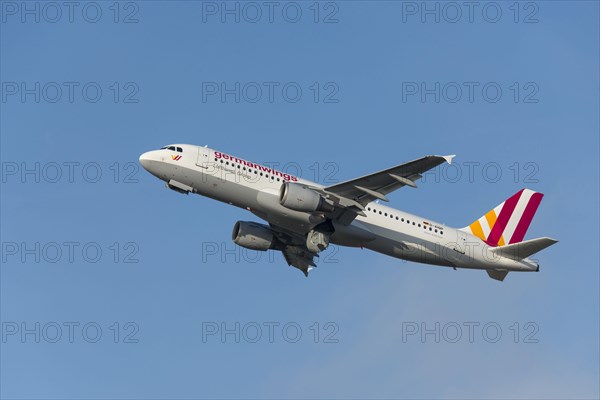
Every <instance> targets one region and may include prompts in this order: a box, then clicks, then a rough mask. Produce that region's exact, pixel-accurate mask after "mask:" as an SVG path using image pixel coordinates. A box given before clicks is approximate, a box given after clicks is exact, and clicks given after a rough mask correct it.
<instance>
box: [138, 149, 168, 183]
mask: <svg viewBox="0 0 600 400" xmlns="http://www.w3.org/2000/svg"><path fill="white" fill-rule="evenodd" d="M163 161H164V157H163V156H162V155H161V152H160V151H159V150H152V151H148V152H146V153H144V154H142V155H141V156H140V164H141V165H142V167H144V169H145V170H146V171H148V172H150V173H151V174H152V175H154V176H156V177H158V178H160V175H161V171H162V167H161V165H163V164H164V163H163Z"/></svg>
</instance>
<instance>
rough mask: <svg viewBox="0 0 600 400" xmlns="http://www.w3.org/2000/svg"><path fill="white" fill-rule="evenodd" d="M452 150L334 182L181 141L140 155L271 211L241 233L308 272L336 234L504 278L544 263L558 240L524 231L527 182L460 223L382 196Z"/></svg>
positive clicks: (237, 227)
mask: <svg viewBox="0 0 600 400" xmlns="http://www.w3.org/2000/svg"><path fill="white" fill-rule="evenodd" d="M453 158H454V155H449V156H426V157H422V158H419V159H417V160H414V161H410V162H407V163H404V164H400V165H398V166H395V167H392V168H388V169H386V170H383V171H379V172H375V173H373V174H370V175H365V176H362V177H360V178H356V179H352V180H349V181H345V182H342V183H336V184H334V185H330V186H324V185H321V184H318V183H315V182H311V181H309V180H305V179H302V178H300V177H296V176H293V175H290V174H287V173H284V172H281V171H277V170H275V169H273V168H269V167H265V166H263V165H260V164H257V163H254V162H251V161H247V160H245V159H242V158H238V157H236V156H233V155H230V154H228V153H224V152H221V151H217V150H213V149H210V148H208V147H207V146H204V147H202V146H195V145H189V144H172V145H168V146H164V147H162V148H160V149H158V150H152V151H148V152H145V153H143V154H142V155H141V156H140V158H139V161H140V164H141V165H142V167H143V168H144V169H146V170H147V171H148V172H149V173H151V174H152V175H154V176H155V177H157V178H159V179H161V180H163V181H165V186H166V187H167V188H169V189H172V190H174V191H176V192H178V193H182V194H189V193H193V194H199V195H202V196H206V197H209V198H212V199H215V200H218V201H221V202H224V203H227V204H231V205H234V206H236V207H240V208H243V209H245V210H248V211H250V212H251V213H253V214H254V215H256V216H257V217H259V218H260V219H262V220H264V221H266V222H267V223H268V225H267V224H262V223H258V222H253V221H237V222H236V223H235V224H234V227H233V232H232V239H233V241H234V243H236V244H237V245H239V246H242V247H245V248H248V249H252V250H259V251H267V250H275V251H280V252H282V254H283V257H284V258H285V260H286V262H287V263H288V265H289V266H293V267H295V268H298V269H299V270H300V271H302V272H303V273H304V275H305V276H307V277H308V272H309V271H310V270H311V269H312V268H314V267H316V264H315V258H318V256H319V253H321V252H322V251H323V250H325V249H326V248H327V247H328V246H329V245H330V244H332V243H333V244H336V245H339V246H347V247H360V248H367V249H369V250H372V251H376V252H379V253H382V254H386V255H388V256H392V257H396V258H400V259H404V260H408V261H414V262H418V263H424V264H431V265H437V266H445V267H452V268H454V269H455V270H456V269H457V268H466V269H481V270H485V271H486V272H487V273H488V275H489V276H490V278H492V279H495V280H498V281H503V280H504V278H505V277H506V275H507V274H508V272H510V271H519V272H532V271H535V272H537V271H539V269H540V267H539V264H538V263H537V262H536V261H535V260H532V259H530V258H529V257H530V256H531V255H533V254H535V253H537V252H539V251H541V250H543V249H545V248H546V247H549V246H551V245H553V244H554V243H557V240H554V239H551V238H548V237H542V238H537V239H530V240H523V239H524V236H525V233H526V232H527V229H528V228H529V225H530V223H531V220H532V219H533V216H534V214H535V212H536V210H537V208H538V206H539V204H540V201H541V200H542V197H543V194H542V193H539V192H535V191H533V190H530V189H522V190H520V191H519V192H517V193H516V194H514V195H513V196H511V197H509V198H508V199H507V200H505V201H504V202H502V203H501V204H499V205H498V206H496V207H495V208H493V209H492V210H490V211H488V212H487V213H485V214H484V215H483V216H482V217H481V218H479V219H477V220H475V221H474V222H473V223H471V224H470V225H467V226H466V227H463V228H458V229H455V228H451V227H448V226H445V225H444V224H441V223H439V222H435V221H432V220H430V219H427V218H423V217H419V216H416V215H413V214H409V213H407V212H404V211H400V210H397V209H394V208H391V207H388V206H385V205H383V204H380V201H383V202H387V201H389V200H388V198H387V197H386V196H387V195H388V194H389V193H391V192H393V191H395V190H398V189H400V188H403V187H405V186H408V187H411V188H416V187H417V185H416V183H415V181H417V180H418V179H420V178H422V174H423V173H425V172H426V171H428V170H430V169H432V168H435V167H437V166H438V165H441V164H442V163H444V162H447V163H449V164H450V163H452V159H453Z"/></svg>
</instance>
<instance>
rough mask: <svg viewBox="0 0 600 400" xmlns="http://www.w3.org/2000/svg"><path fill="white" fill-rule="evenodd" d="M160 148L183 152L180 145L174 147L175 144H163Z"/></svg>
mask: <svg viewBox="0 0 600 400" xmlns="http://www.w3.org/2000/svg"><path fill="white" fill-rule="evenodd" d="M160 149H161V150H171V151H176V152H178V153H183V149H182V148H181V147H175V146H164V147H161V148H160Z"/></svg>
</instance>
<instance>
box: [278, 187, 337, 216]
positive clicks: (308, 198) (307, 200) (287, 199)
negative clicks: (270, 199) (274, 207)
mask: <svg viewBox="0 0 600 400" xmlns="http://www.w3.org/2000/svg"><path fill="white" fill-rule="evenodd" d="M279 204H281V205H282V206H284V207H285V208H289V209H290V210H294V211H303V212H313V211H324V212H332V211H333V210H334V207H333V204H331V203H330V202H328V201H327V200H325V199H324V198H323V196H321V195H320V194H319V193H317V192H315V191H314V190H312V189H309V188H307V187H306V186H304V185H302V184H299V183H290V182H284V183H283V185H281V189H280V190H279Z"/></svg>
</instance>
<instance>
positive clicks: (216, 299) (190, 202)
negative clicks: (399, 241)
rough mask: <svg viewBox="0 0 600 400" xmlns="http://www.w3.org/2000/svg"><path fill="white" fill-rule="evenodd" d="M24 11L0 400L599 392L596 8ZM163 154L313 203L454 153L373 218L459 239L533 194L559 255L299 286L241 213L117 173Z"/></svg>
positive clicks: (539, 232)
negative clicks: (241, 171)
mask: <svg viewBox="0 0 600 400" xmlns="http://www.w3.org/2000/svg"><path fill="white" fill-rule="evenodd" d="M23 4H25V3H21V2H16V3H15V2H5V1H3V2H2V4H1V6H2V8H1V9H0V13H1V14H0V17H1V18H2V20H1V25H0V27H1V28H0V36H1V37H0V46H1V51H0V75H1V76H0V78H1V79H0V80H1V81H2V88H1V95H2V98H1V100H0V106H1V111H0V131H1V132H0V133H1V141H0V144H1V146H0V147H1V149H0V155H1V160H2V186H1V194H0V196H1V220H2V224H1V230H0V233H1V236H2V237H1V242H2V266H1V270H0V272H1V275H0V278H1V279H0V289H1V293H0V300H1V304H0V311H1V318H0V319H1V321H2V340H1V342H0V346H1V347H0V349H1V354H0V367H1V370H0V380H1V385H0V395H1V397H3V398H132V399H133V398H172V397H177V398H246V397H258V398H324V397H327V398H330V397H335V398H531V397H536V398H565V397H571V398H598V396H599V395H600V391H599V381H598V375H599V365H598V363H599V348H598V335H599V332H598V315H599V297H598V288H599V275H598V266H599V254H598V241H599V238H598V220H599V215H598V203H599V198H598V194H599V193H598V167H599V166H598V149H599V143H598V131H599V128H600V127H599V114H598V110H599V106H600V104H599V80H598V71H599V68H600V66H599V52H598V49H599V30H598V20H599V18H598V17H599V8H598V3H597V2H592V1H588V2H584V1H580V2H577V1H576V2H566V1H565V2H562V1H540V2H529V3H519V4H518V5H517V7H515V6H514V4H513V3H512V2H510V3H508V2H507V3H500V2H499V3H492V4H491V5H490V3H487V2H483V3H479V2H477V3H476V5H475V6H474V7H475V8H474V9H473V10H472V15H471V16H469V10H468V9H466V8H461V9H460V15H459V14H456V11H457V9H456V8H452V7H453V6H448V5H447V3H436V2H429V3H427V6H426V7H430V8H429V9H431V10H434V14H428V13H427V12H426V11H427V10H425V9H424V8H423V7H425V6H424V5H423V3H421V2H403V3H402V2H397V3H394V2H363V1H352V2H329V3H327V2H322V3H318V4H317V5H316V6H315V4H314V2H291V3H290V2H276V3H275V4H274V6H273V7H274V8H273V10H272V11H273V14H272V22H271V21H270V20H269V18H270V17H269V9H268V8H265V7H266V6H264V5H261V4H262V2H259V3H251V5H247V3H235V2H229V3H227V6H223V5H222V3H221V2H194V1H178V2H168V3H167V2H165V1H140V2H129V3H125V2H123V3H119V4H118V5H117V7H115V5H114V4H113V2H96V3H84V2H81V3H77V5H76V6H75V8H74V10H73V14H72V21H70V20H69V19H70V17H69V10H68V9H67V8H64V7H65V6H60V7H61V9H60V11H58V10H57V9H56V8H52V6H45V5H44V3H36V2H28V3H26V4H27V6H25V5H23ZM36 4H37V5H36ZM452 4H453V5H456V4H459V3H452ZM59 5H60V4H59ZM24 7H29V8H28V10H33V11H32V13H29V14H28V13H27V10H25V9H24ZM36 7H37V8H36ZM223 7H228V10H235V7H239V22H237V21H236V15H235V14H228V13H227V12H226V10H225V9H224V8H223ZM253 7H254V8H253ZM257 7H258V9H260V12H261V14H260V16H258V14H256V11H257ZM435 7H438V8H437V10H438V11H435V10H436V8H435ZM463 7H464V6H463ZM84 10H85V11H84ZM283 10H285V12H284V11H283ZM298 10H300V12H301V15H300V16H299V17H298V18H297V19H298V21H297V22H292V21H293V20H295V19H296V16H297V15H298V14H295V13H296V12H297V11H298ZM484 10H485V11H484ZM57 11H58V12H60V14H57ZM98 11H100V14H97V12H98ZM117 11H118V12H117ZM317 11H318V13H317ZM498 11H499V12H500V14H498V13H497V12H498ZM435 12H438V15H437V18H438V20H439V21H436V14H435ZM36 13H37V16H36ZM36 17H37V18H38V19H39V21H36ZM422 18H424V21H423V20H422ZM470 18H471V19H470ZM95 19H97V21H96V22H92V21H93V20H95ZM253 20H254V21H255V22H252V21H253ZM315 20H316V21H317V22H315ZM53 21H54V22H53ZM115 21H116V22H115ZM136 21H137V22H136ZM453 21H454V22H453ZM494 21H496V22H494ZM125 22H127V23H125ZM236 83H237V84H239V90H237V93H236ZM222 85H224V86H222ZM436 85H439V86H436ZM215 87H216V88H218V93H214V92H210V91H209V90H210V89H214V88H215ZM257 87H259V88H261V93H260V95H259V94H258V92H257V91H256V88H257ZM269 87H271V88H273V92H272V96H273V97H272V98H269V90H268V88H269ZM57 88H58V89H57ZM222 88H224V89H226V90H229V92H226V94H224V95H223V97H222V96H221V95H222V94H223V93H222V92H221V90H222ZM284 88H285V90H284ZM298 88H299V90H300V91H301V96H299V97H298V96H296V94H295V93H297V92H295V91H297V90H298ZM457 88H459V89H460V93H459V92H458V91H457V90H458V89H457ZM469 88H472V89H473V91H472V92H471V93H469ZM484 88H485V90H484ZM71 89H72V92H71V93H70V90H71ZM98 89H99V90H100V91H101V94H100V92H97V91H98ZM415 89H416V90H417V92H416V93H415ZM423 89H424V90H425V91H426V93H425V94H424V95H423V96H422V94H423V93H422V90H423ZM58 90H60V92H59V91H58ZM498 90H500V91H501V92H498ZM227 93H229V94H227ZM69 94H72V97H71V98H70V97H69ZM469 94H471V95H472V97H470V96H469ZM236 96H238V97H239V101H236ZM436 96H437V97H438V99H436ZM36 97H37V98H36ZM436 100H437V101H436ZM168 143H192V144H200V145H205V144H207V145H209V146H210V147H212V148H216V149H220V150H222V151H224V152H227V153H230V154H236V155H238V156H240V157H243V158H245V159H249V160H253V161H256V162H263V163H274V164H273V165H278V167H279V168H290V169H289V171H290V172H294V171H297V170H298V168H299V169H300V170H301V172H302V176H304V177H306V178H309V179H313V178H314V177H315V175H317V178H318V180H319V181H321V182H325V183H328V182H332V181H335V180H338V181H341V180H346V179H350V178H353V177H356V176H360V175H363V174H366V173H369V172H373V171H376V170H379V169H383V168H386V167H389V166H392V165H395V164H399V163H402V162H405V161H408V160H412V159H414V158H418V157H421V156H423V155H426V154H457V158H456V159H455V161H456V165H457V167H451V168H449V167H442V168H441V169H440V170H437V171H434V172H432V173H430V174H428V175H426V176H425V179H424V181H422V182H421V184H420V185H419V188H418V189H417V190H411V189H403V190H400V191H399V192H397V193H394V194H393V195H391V196H390V197H391V204H392V206H395V207H398V208H400V209H403V210H405V211H408V212H411V213H415V214H417V215H424V216H427V217H428V218H431V219H434V220H437V221H441V222H443V223H446V224H448V225H450V226H459V227H460V226H465V225H467V224H469V223H470V222H472V221H473V220H474V219H476V218H478V217H479V216H481V215H483V213H485V212H486V211H488V210H489V209H491V208H492V207H494V206H495V205H497V204H499V203H500V202H501V201H503V200H505V199H506V198H508V197H509V196H510V195H512V194H513V193H515V192H517V191H518V190H520V189H521V188H523V187H529V188H531V189H533V190H536V191H540V192H543V193H544V194H545V195H546V196H545V197H544V200H543V202H542V204H541V206H540V209H539V210H538V213H537V215H536V218H535V219H534V221H533V223H532V226H531V227H530V229H529V231H528V233H527V236H526V237H527V238H534V237H539V236H550V237H554V238H557V239H559V240H560V243H558V244H557V245H555V246H553V247H551V248H549V249H547V250H545V251H544V252H542V253H540V254H538V255H537V257H538V259H539V261H540V263H541V272H540V273H537V274H517V273H514V274H509V276H508V277H507V279H506V280H505V281H504V282H503V283H499V282H496V281H493V280H491V279H489V278H488V277H487V275H486V274H485V273H484V272H482V271H463V270H459V271H453V270H452V269H447V268H438V267H431V266H423V265H418V264H413V263H408V262H404V261H401V260H397V259H393V258H389V257H385V256H383V255H380V254H376V253H371V252H368V251H366V250H363V251H361V250H359V249H347V248H341V249H331V250H328V253H327V254H326V257H322V258H324V260H322V261H321V262H320V263H319V265H320V266H319V268H318V269H317V270H315V271H313V272H312V273H311V274H312V275H311V276H310V278H309V279H305V278H304V277H303V276H302V274H301V273H300V272H298V271H297V270H295V269H292V268H289V267H287V266H286V265H285V262H284V260H283V258H282V256H281V255H280V254H274V255H273V256H269V255H268V254H262V253H261V254H256V253H252V252H244V251H241V250H239V249H236V248H235V246H234V244H233V243H232V242H231V240H230V238H231V236H230V233H231V229H232V227H233V225H234V223H235V221H237V220H256V218H255V217H254V216H253V215H251V214H249V213H247V212H244V211H243V210H239V209H235V208H233V207H227V206H226V205H224V204H220V203H217V202H215V201H212V200H209V199H205V198H201V197H198V196H187V197H184V196H181V195H178V194H177V193H175V192H172V191H168V190H166V189H165V188H164V187H163V185H162V184H161V182H159V181H157V180H156V179H155V178H153V177H152V176H150V175H149V174H147V173H146V172H145V171H143V170H140V169H139V167H138V166H137V160H138V157H139V154H141V153H142V152H144V151H147V150H150V149H155V148H158V147H160V146H162V145H165V144H168ZM276 163H279V164H276ZM452 168H453V169H452ZM27 171H30V172H27ZM469 171H471V172H472V173H471V174H470V173H469ZM36 246H37V247H36ZM69 249H73V251H72V254H71V253H70V252H69ZM98 251H100V252H101V253H98ZM36 257H38V258H39V260H36ZM315 323H317V324H318V325H315ZM328 323H331V324H328ZM436 323H438V324H439V327H440V328H439V329H437V328H436V326H437V325H436ZM36 324H39V325H36ZM236 324H239V325H236ZM469 324H471V326H473V327H474V328H473V329H474V337H473V340H469V338H468V328H467V327H468V326H469ZM486 324H487V325H486ZM57 326H58V328H57ZM236 326H239V329H238V333H239V336H240V338H239V340H237V342H236V336H235V334H234V333H229V334H226V335H225V336H224V337H222V336H221V333H222V328H225V329H229V330H230V331H231V330H233V331H234V332H235V331H236ZM257 326H258V327H259V329H260V330H261V333H262V336H261V337H260V338H258V339H256V340H254V339H255V337H256V335H255V334H254V333H255V332H256V327H257ZM268 326H272V327H273V328H272V329H273V337H272V340H269V328H268ZM415 326H416V327H418V329H419V330H421V329H422V328H425V329H428V330H430V331H434V332H435V331H436V330H437V332H438V333H439V334H440V336H441V338H440V340H439V342H436V340H435V339H436V338H435V333H430V334H426V335H425V337H424V338H422V337H421V335H420V333H421V332H420V331H419V333H418V334H416V335H407V329H409V328H410V327H412V328H414V327H415ZM456 326H459V327H460V328H461V332H462V335H461V336H460V337H459V339H458V340H456V342H454V340H452V339H453V338H454V337H455V335H454V334H453V332H454V331H452V329H455V328H456ZM484 326H486V327H487V328H486V329H488V328H489V327H491V330H486V331H485V332H486V333H485V334H484V333H483V327H484ZM69 327H71V328H69ZM84 327H85V329H84ZM215 327H216V329H218V330H219V332H218V333H216V334H209V333H211V332H212V331H209V329H214V328H215ZM284 327H286V328H285V332H284ZM497 327H499V328H500V329H501V330H502V334H501V335H500V337H499V338H498V340H497V341H495V342H494V340H492V339H494V338H495V334H494V329H496V328H497ZM98 328H99V329H101V334H100V335H96V333H95V332H96V329H98ZM297 328H300V329H301V331H302V333H301V334H300V335H295V333H294V332H295V330H296V329H297ZM59 329H60V332H61V336H60V337H57V336H56V332H58V330H59ZM70 329H72V334H73V335H72V338H69V336H70V335H69V330H70ZM24 330H29V332H30V333H26V334H23V331H24ZM116 332H118V335H116ZM315 332H318V337H316V336H315ZM515 332H518V337H516V336H515ZM36 335H37V336H39V337H38V338H36ZM528 335H529V336H528ZM296 336H298V337H296ZM36 339H38V340H37V341H36ZM71 339H72V340H71ZM295 339H297V341H295ZM38 341H39V343H38ZM294 341H295V342H294ZM532 341H533V342H532ZM536 341H537V342H536ZM115 342H116V343H115ZM492 342H494V343H492Z"/></svg>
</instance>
